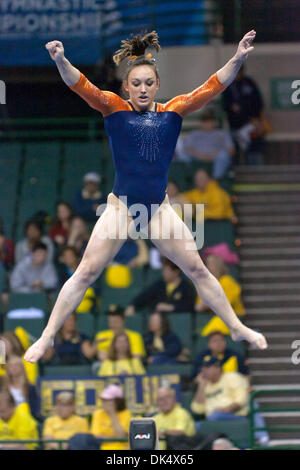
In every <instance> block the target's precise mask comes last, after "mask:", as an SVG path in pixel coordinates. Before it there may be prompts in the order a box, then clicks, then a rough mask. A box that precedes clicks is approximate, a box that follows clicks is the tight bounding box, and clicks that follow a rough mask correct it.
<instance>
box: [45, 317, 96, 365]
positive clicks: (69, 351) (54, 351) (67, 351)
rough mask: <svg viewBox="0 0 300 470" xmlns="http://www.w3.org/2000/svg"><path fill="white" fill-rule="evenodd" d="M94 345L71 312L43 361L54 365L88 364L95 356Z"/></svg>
mask: <svg viewBox="0 0 300 470" xmlns="http://www.w3.org/2000/svg"><path fill="white" fill-rule="evenodd" d="M95 354H96V347H95V345H94V344H93V343H91V341H90V339H89V338H88V337H87V335H85V334H84V333H80V332H79V331H78V329H77V325H76V313H75V312H73V313H72V314H71V315H70V316H69V317H68V318H67V319H66V321H65V322H64V324H63V326H62V327H61V329H60V330H59V332H58V333H57V335H56V337H55V340H54V347H53V348H50V349H48V350H47V351H46V353H45V355H44V357H43V361H45V362H50V361H51V362H52V363H53V364H55V365H80V364H88V363H89V361H90V360H91V359H92V358H93V357H94V356H95Z"/></svg>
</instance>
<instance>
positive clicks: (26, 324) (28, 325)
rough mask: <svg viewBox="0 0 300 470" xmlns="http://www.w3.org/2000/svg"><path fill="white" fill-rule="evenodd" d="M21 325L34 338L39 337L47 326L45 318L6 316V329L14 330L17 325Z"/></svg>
mask: <svg viewBox="0 0 300 470" xmlns="http://www.w3.org/2000/svg"><path fill="white" fill-rule="evenodd" d="M19 326H21V327H22V328H24V330H26V331H27V333H29V334H30V335H31V336H32V337H33V338H36V339H38V338H39V337H40V336H41V334H42V332H43V330H44V328H45V326H46V319H45V318H34V319H33V318H28V319H27V318H20V319H19V318H7V317H6V316H5V317H4V331H14V330H15V329H16V328H17V327H19Z"/></svg>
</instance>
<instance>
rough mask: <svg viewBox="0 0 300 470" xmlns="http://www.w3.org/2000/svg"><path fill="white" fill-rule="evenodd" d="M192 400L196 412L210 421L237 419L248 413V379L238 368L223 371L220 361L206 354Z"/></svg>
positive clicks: (192, 406) (192, 407)
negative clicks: (236, 370)
mask: <svg viewBox="0 0 300 470" xmlns="http://www.w3.org/2000/svg"><path fill="white" fill-rule="evenodd" d="M196 383H197V385H198V387H197V391H196V394H195V396H194V399H193V402H192V404H191V410H192V411H193V412H194V413H195V414H199V415H201V414H204V415H205V416H206V419H207V420H209V421H221V420H226V421H233V420H240V419H243V418H245V417H246V416H247V414H248V402H249V391H248V387H249V384H248V381H247V379H246V378H245V377H244V376H243V375H241V374H239V373H238V372H225V373H224V372H223V370H222V364H221V361H220V360H219V359H218V358H217V357H214V356H210V355H207V356H205V358H204V359H203V361H202V369H201V372H200V373H199V374H198V375H197V377H196Z"/></svg>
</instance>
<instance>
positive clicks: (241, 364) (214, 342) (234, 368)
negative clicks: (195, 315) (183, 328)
mask: <svg viewBox="0 0 300 470" xmlns="http://www.w3.org/2000/svg"><path fill="white" fill-rule="evenodd" d="M207 356H214V357H216V358H218V360H219V361H220V362H221V365H222V370H223V372H239V373H240V374H242V375H245V376H247V377H248V376H249V374H250V371H249V367H248V361H246V360H245V358H244V357H242V356H241V355H240V354H238V353H237V352H235V351H233V350H232V349H230V348H228V347H227V343H226V339H225V336H224V335H223V334H222V333H221V332H220V331H213V332H212V333H210V335H209V338H208V348H207V349H206V350H205V351H202V352H201V353H200V354H199V355H198V356H197V357H196V360H195V362H194V367H193V372H192V376H193V377H196V375H198V373H199V372H200V370H201V368H202V364H203V361H204V359H205V357H207Z"/></svg>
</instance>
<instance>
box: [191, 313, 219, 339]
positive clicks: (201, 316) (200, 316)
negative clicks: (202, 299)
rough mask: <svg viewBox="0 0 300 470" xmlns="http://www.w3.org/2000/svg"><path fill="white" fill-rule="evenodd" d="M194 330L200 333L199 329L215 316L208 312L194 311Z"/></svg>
mask: <svg viewBox="0 0 300 470" xmlns="http://www.w3.org/2000/svg"><path fill="white" fill-rule="evenodd" d="M195 315H196V331H197V333H198V334H200V332H201V330H202V329H203V328H204V327H205V325H207V323H208V322H209V321H210V320H211V319H212V318H213V317H214V316H215V315H214V314H213V313H210V312H201V313H196V314H195Z"/></svg>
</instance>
